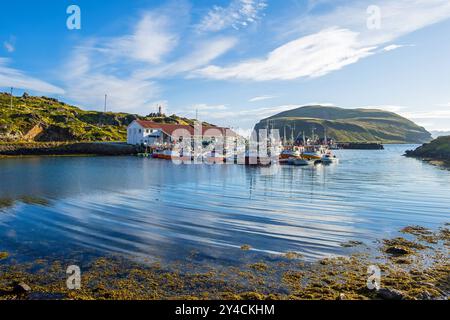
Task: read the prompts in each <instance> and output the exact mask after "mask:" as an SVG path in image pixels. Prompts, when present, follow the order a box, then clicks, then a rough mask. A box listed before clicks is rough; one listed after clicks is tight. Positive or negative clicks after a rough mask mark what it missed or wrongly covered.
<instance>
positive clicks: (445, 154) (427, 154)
mask: <svg viewBox="0 0 450 320" xmlns="http://www.w3.org/2000/svg"><path fill="white" fill-rule="evenodd" d="M405 156H407V157H412V158H418V159H422V160H424V161H426V162H429V163H430V164H434V165H442V166H446V167H450V136H444V137H439V138H437V139H435V140H433V141H431V142H430V143H425V144H423V145H422V146H420V147H419V148H417V149H415V150H408V151H406V154H405Z"/></svg>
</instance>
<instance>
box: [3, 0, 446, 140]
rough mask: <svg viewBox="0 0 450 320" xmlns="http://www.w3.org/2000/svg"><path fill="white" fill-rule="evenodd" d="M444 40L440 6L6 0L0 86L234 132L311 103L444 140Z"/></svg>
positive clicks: (431, 2)
mask: <svg viewBox="0 0 450 320" xmlns="http://www.w3.org/2000/svg"><path fill="white" fill-rule="evenodd" d="M73 4H75V5H77V6H79V7H80V9H81V29H80V30H69V29H68V28H67V26H66V20H67V18H68V17H69V14H67V13H66V10H67V8H68V6H69V5H73ZM374 6H375V7H374ZM374 10H375V11H374ZM374 23H375V24H374ZM449 34H450V1H448V0H396V1H390V0H370V1H364V0H356V1H344V0H333V1H332V0H284V1H279V0H222V1H211V0H208V1H206V0H197V1H193V0H192V1H189V0H173V1H151V0H134V1H125V0H108V1H106V0H96V1H92V0H71V1H65V0H40V1H33V2H32V1H28V0H16V1H9V2H5V3H2V10H1V12H0V45H1V47H0V89H1V90H2V91H7V90H9V89H8V88H9V87H11V86H13V87H14V88H16V89H15V92H16V93H17V94H20V93H21V92H23V91H27V92H29V93H32V94H39V95H48V96H53V97H57V98H59V99H61V100H63V101H66V102H69V103H73V104H76V105H78V106H80V107H82V108H85V109H92V110H102V108H103V99H104V95H105V94H108V97H109V98H108V108H109V109H110V110H114V111H124V112H134V113H139V114H144V115H145V114H148V113H150V112H154V111H155V110H156V106H157V105H158V104H161V105H163V107H164V108H165V110H166V112H167V113H169V114H172V113H176V114H180V115H184V116H189V117H193V116H195V112H196V110H198V113H199V115H200V118H201V119H202V120H205V121H209V122H213V123H216V124H220V125H225V126H231V127H233V128H236V129H237V128H240V129H241V130H243V131H245V130H248V129H250V128H252V127H253V125H254V124H255V123H256V122H257V121H258V120H259V119H261V118H264V117H267V116H270V115H272V114H275V113H277V112H280V111H284V110H287V109H291V108H295V107H297V106H301V105H306V104H311V103H319V104H327V105H336V106H340V107H348V108H350V107H376V108H382V109H386V110H391V111H394V112H398V113H400V114H402V115H404V116H407V117H409V118H411V119H412V120H414V121H416V122H417V123H419V124H421V125H423V126H425V127H426V128H427V129H429V130H450V59H449V56H450V55H449V54H450V41H448V35H449Z"/></svg>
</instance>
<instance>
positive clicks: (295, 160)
mask: <svg viewBox="0 0 450 320" xmlns="http://www.w3.org/2000/svg"><path fill="white" fill-rule="evenodd" d="M287 164H289V165H292V166H309V165H312V164H314V160H308V159H306V158H303V157H292V158H289V159H288V160H287Z"/></svg>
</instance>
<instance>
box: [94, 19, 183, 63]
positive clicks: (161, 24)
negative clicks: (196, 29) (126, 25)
mask: <svg viewBox="0 0 450 320" xmlns="http://www.w3.org/2000/svg"><path fill="white" fill-rule="evenodd" d="M172 27H173V20H172V19H170V18H169V17H167V16H164V15H161V14H159V12H148V13H146V14H145V15H144V16H143V17H142V18H141V20H140V21H139V22H138V24H137V25H136V27H135V30H134V32H133V33H132V34H131V35H126V36H122V37H118V38H113V39H110V41H106V42H105V43H104V46H103V47H102V48H99V50H102V51H103V52H105V53H107V54H109V55H112V56H117V57H126V58H131V59H134V60H137V61H144V62H149V63H159V62H160V61H161V59H162V58H163V57H164V56H165V55H166V54H168V53H169V52H171V51H172V50H173V49H174V48H175V47H176V45H177V43H178V40H179V37H178V35H177V34H175V33H174V32H171V31H170V29H171V28H172Z"/></svg>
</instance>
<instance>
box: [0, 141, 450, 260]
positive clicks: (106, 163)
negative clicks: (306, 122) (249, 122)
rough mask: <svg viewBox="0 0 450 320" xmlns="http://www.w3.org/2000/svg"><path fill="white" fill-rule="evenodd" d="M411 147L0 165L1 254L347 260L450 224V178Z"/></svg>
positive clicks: (11, 161) (17, 161)
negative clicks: (403, 233) (414, 231)
mask: <svg viewBox="0 0 450 320" xmlns="http://www.w3.org/2000/svg"><path fill="white" fill-rule="evenodd" d="M411 148H414V146H406V145H392V146H387V147H386V150H384V151H356V150H355V151H351V150H341V151H337V152H336V154H337V155H338V157H339V158H340V159H341V161H340V163H339V164H336V165H335V164H333V165H329V166H323V165H316V166H314V167H289V166H283V167H280V168H279V170H278V171H276V172H274V174H272V175H267V174H266V173H267V172H262V171H261V170H262V169H261V168H251V167H244V166H238V165H221V166H218V165H216V166H211V165H201V166H194V165H181V166H176V165H173V164H172V163H171V162H168V161H163V160H151V159H141V158H137V157H112V158H106V157H35V158H23V159H2V160H0V251H9V252H12V253H13V254H14V257H15V258H16V259H19V260H20V259H23V260H27V259H38V258H48V257H55V258H56V257H63V256H67V255H69V256H70V255H71V254H75V253H78V254H80V255H81V256H84V254H85V255H86V256H87V255H88V253H93V254H99V255H103V254H111V253H119V254H125V255H130V256H133V257H141V258H148V259H150V260H153V259H157V260H159V259H161V260H175V259H182V258H183V256H186V255H189V254H191V253H192V251H193V250H195V251H196V252H198V257H199V259H205V260H208V261H219V262H220V263H226V262H228V263H233V261H234V260H235V259H237V258H236V257H237V256H238V255H239V254H240V253H239V252H240V251H241V250H240V249H239V248H240V247H241V246H242V245H243V244H248V245H250V246H251V247H252V248H253V249H254V253H255V254H262V255H267V254H274V253H275V254H277V253H286V252H289V251H296V252H299V253H302V254H303V255H304V256H305V257H306V258H307V259H309V260H314V259H317V258H320V257H324V256H329V255H336V254H345V250H346V249H344V248H342V246H341V243H343V242H347V241H349V240H359V241H363V242H364V243H365V244H367V245H369V246H370V245H371V244H373V242H374V241H375V240H376V239H380V238H384V237H390V236H393V235H395V234H396V232H397V231H398V230H399V229H400V228H402V227H404V226H407V225H414V224H418V225H423V226H428V227H431V228H437V227H439V226H441V225H442V224H443V223H445V222H450V209H449V208H450V171H448V170H444V169H440V168H438V167H434V166H431V165H429V164H426V163H423V162H421V161H418V160H415V159H409V158H404V157H402V154H403V153H404V151H405V150H407V149H411Z"/></svg>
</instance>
